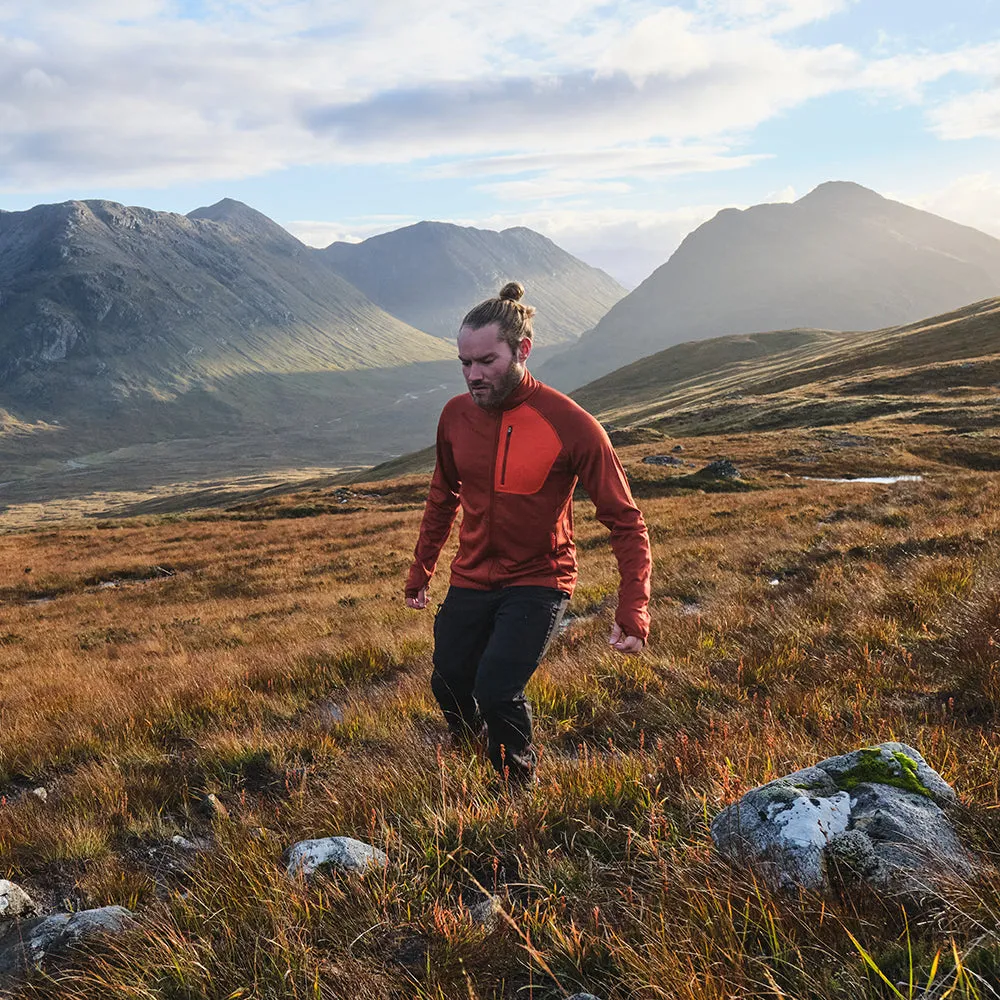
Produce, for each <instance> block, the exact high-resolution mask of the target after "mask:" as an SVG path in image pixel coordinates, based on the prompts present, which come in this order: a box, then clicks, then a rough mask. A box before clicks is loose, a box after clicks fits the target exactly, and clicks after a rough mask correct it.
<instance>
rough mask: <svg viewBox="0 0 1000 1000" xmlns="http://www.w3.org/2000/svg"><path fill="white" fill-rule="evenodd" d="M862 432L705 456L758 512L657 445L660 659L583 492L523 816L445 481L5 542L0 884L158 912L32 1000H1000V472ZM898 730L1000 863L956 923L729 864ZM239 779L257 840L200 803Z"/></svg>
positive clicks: (0, 593)
mask: <svg viewBox="0 0 1000 1000" xmlns="http://www.w3.org/2000/svg"><path fill="white" fill-rule="evenodd" d="M850 430H851V431H852V432H853V433H857V434H869V433H870V431H871V429H870V428H868V429H865V428H860V429H859V428H851V429H850ZM837 433H839V434H844V433H847V431H845V430H844V429H840V430H839V431H838V432H837ZM871 436H872V437H874V438H878V435H877V434H876V433H872V434H871ZM831 440H832V439H831V438H830V437H828V436H824V433H823V432H820V431H815V432H806V431H802V432H794V433H786V434H783V435H781V436H778V435H768V434H761V435H734V436H731V437H717V438H710V437H708V438H704V439H698V440H687V441H685V445H686V448H687V450H686V451H685V452H684V456H685V457H691V458H692V459H696V460H698V461H703V460H707V459H709V458H711V457H714V456H715V455H717V454H726V455H727V456H728V457H731V458H733V459H734V460H736V461H737V464H739V465H741V467H743V468H744V469H745V470H748V474H749V475H750V476H751V478H752V479H753V481H754V482H755V484H756V485H757V486H758V487H760V488H758V489H756V490H754V491H753V492H750V493H740V494H736V493H733V494H728V493H727V494H700V493H692V492H690V491H684V492H674V491H673V490H672V488H671V486H670V483H669V478H668V477H669V476H670V475H671V474H672V470H669V469H666V470H665V469H662V468H659V467H650V466H643V465H641V464H639V462H638V459H639V458H640V457H641V456H642V455H644V454H647V453H650V452H653V451H656V450H662V447H663V446H662V444H661V445H659V448H658V446H657V443H656V442H651V443H646V444H642V445H636V446H634V447H630V448H626V449H624V451H623V455H624V458H625V461H626V465H627V467H628V468H629V471H630V474H633V475H634V477H635V480H636V482H637V483H640V481H641V485H642V492H643V493H644V499H643V501H642V506H643V509H644V511H645V514H646V517H647V520H648V522H649V524H650V528H651V535H652V541H653V550H654V558H655V564H656V568H655V575H654V580H653V607H652V610H653V619H654V630H653V635H652V641H651V644H650V647H649V650H648V651H647V652H646V653H645V654H644V655H643V656H642V657H640V658H631V659H626V658H621V657H619V656H617V655H615V654H613V653H612V652H611V651H610V650H608V649H607V646H606V645H605V637H606V633H607V629H608V626H609V624H610V615H611V608H612V607H613V604H614V590H615V586H616V570H615V564H614V560H613V557H612V555H611V553H610V550H609V549H608V547H607V545H606V543H605V541H604V536H605V532H604V529H603V528H602V527H601V526H600V525H599V524H598V523H597V522H596V521H595V519H594V517H593V514H592V509H591V508H590V505H589V503H587V502H586V501H583V502H581V503H580V504H579V505H578V510H577V525H578V541H579V544H580V556H581V562H582V579H581V586H580V589H579V590H578V592H577V594H576V596H575V598H574V601H573V605H572V608H571V610H572V611H573V613H574V614H575V615H576V616H577V618H576V620H575V621H574V622H573V623H572V625H571V627H570V628H569V629H568V630H567V632H566V633H565V634H564V635H563V637H562V638H561V639H560V640H559V641H558V642H557V643H556V644H555V646H554V647H553V650H552V652H551V653H550V655H549V657H548V659H547V661H546V663H545V664H544V665H543V668H542V669H541V670H540V671H539V673H538V675H537V676H536V677H535V678H534V679H533V681H532V684H531V688H530V693H531V696H532V698H533V702H534V705H535V714H536V721H537V728H538V740H539V742H540V744H541V746H542V763H541V770H540V774H541V785H540V787H539V788H538V790H537V791H536V792H535V793H534V794H533V795H531V796H526V797H521V798H514V799H510V798H507V797H500V798H498V797H497V796H496V794H493V793H491V791H490V778H491V774H490V770H489V767H488V765H487V764H486V763H485V762H484V761H483V759H482V757H481V756H472V755H470V756H468V757H465V756H461V755H458V756H455V755H451V754H449V753H446V752H444V751H443V750H442V748H441V745H440V744H441V740H442V738H443V735H444V730H443V725H442V722H441V720H440V719H439V717H438V713H437V709H436V706H435V705H434V703H433V699H432V697H431V695H430V691H429V685H428V678H429V673H430V654H431V634H430V633H431V615H430V614H429V613H424V614H419V613H416V612H411V611H408V610H407V609H406V608H405V607H404V606H403V602H402V598H401V588H402V581H403V577H404V574H405V571H406V567H407V565H408V563H409V558H410V552H411V550H412V546H413V542H414V539H415V533H416V528H417V524H418V521H419V516H420V504H419V499H420V497H421V495H422V491H423V489H424V480H423V479H410V480H403V481H397V482H394V483H389V484H386V483H380V484H377V485H372V486H370V487H367V488H366V487H351V489H352V490H353V491H355V492H354V493H353V494H352V500H351V502H350V503H348V504H340V503H339V499H340V498H342V497H343V494H342V493H341V494H338V493H337V492H336V490H335V489H334V488H330V489H328V490H325V491H320V492H319V493H316V492H313V493H311V494H308V495H299V496H289V497H278V498H269V499H267V500H266V501H262V502H261V503H259V504H249V505H242V506H241V507H240V509H236V510H230V511H219V512H215V513H211V514H202V515H196V516H192V517H188V518H177V517H174V518H149V519H147V520H145V521H139V520H132V521H128V520H123V521H120V522H113V521H109V522H102V523H101V524H100V525H98V524H95V523H92V522H91V523H77V524H67V525H64V526H62V527H58V528H54V529H46V530H40V531H26V532H20V533H8V534H6V535H0V581H3V582H2V585H0V600H2V603H0V785H2V789H0V793H2V795H3V796H4V798H3V804H2V805H0V857H3V858H4V861H5V865H4V870H2V871H0V876H6V877H10V878H12V879H14V880H15V881H18V882H20V883H22V884H24V885H25V886H26V887H27V888H29V890H32V891H34V892H35V893H37V894H38V896H39V897H40V898H41V899H43V900H45V901H47V902H48V903H49V905H52V906H57V907H62V906H65V905H67V904H69V905H72V906H75V907H81V906H90V905H101V904H106V903H122V904H124V905H128V906H132V907H136V908H138V910H139V911H140V913H141V930H140V931H139V932H137V933H135V934H133V935H130V936H128V937H126V938H124V939H120V940H116V941H109V942H105V943H101V944H91V945H87V946H85V947H84V948H82V949H81V950H80V951H79V952H78V953H76V954H75V955H74V956H72V957H71V958H70V959H69V960H68V961H64V962H59V963H54V964H52V965H51V966H50V967H49V969H48V971H47V972H45V973H37V974H35V975H33V977H32V978H31V979H30V980H29V981H28V982H26V983H24V984H22V985H21V986H19V987H18V988H17V989H16V990H15V991H14V993H13V994H12V995H14V996H17V997H46V998H55V1000H83V998H85V997H87V998H89V997H105V996H121V997H134V998H149V1000H152V998H156V1000H167V998H169V1000H173V998H192V1000H193V998H196V997H198V998H201V997H212V998H216V997H218V998H223V997H229V998H236V997H247V998H250V997H254V998H272V997H274V998H277V997H296V998H307V997H308V998H335V997H336V998H342V997H346V996H350V997H352V998H358V1000H368V998H372V1000H374V998H382V997H399V998H411V997H422V998H428V1000H429V998H437V1000H440V998H446V1000H451V998H456V1000H458V998H466V1000H467V998H469V997H480V998H484V1000H485V998H500V997H504V998H511V1000H512V998H514V997H536V998H550V997H558V996H564V995H567V994H569V993H572V992H573V991H574V990H577V989H587V990H589V991H590V992H593V993H595V994H597V995H598V996H601V997H604V998H605V1000H626V998H628V1000H633V998H642V1000H646V998H649V1000H653V998H667V997H669V998H682V1000H723V998H726V1000H729V998H744V997H747V998H749V997H771V998H796V1000H813V998H815V1000H834V998H837V1000H847V998H857V997H862V998H872V1000H874V998H881V997H891V996H895V995H896V993H893V992H892V990H897V991H898V992H899V993H900V994H901V995H902V996H907V997H912V998H916V997H918V996H921V995H922V991H923V987H924V986H925V985H926V984H927V981H928V979H929V978H930V977H931V976H932V971H933V976H934V977H935V979H936V982H935V984H934V986H933V988H934V989H937V986H938V985H941V984H944V985H943V988H942V989H941V990H940V991H939V992H933V993H929V994H928V996H934V997H937V996H944V994H945V990H947V989H948V988H950V987H954V989H953V992H952V993H951V994H950V995H951V996H954V997H962V998H972V997H988V996H991V995H992V994H991V993H990V992H989V989H988V986H989V987H993V986H995V985H996V983H997V981H998V979H1000V937H998V934H1000V875H998V874H997V873H996V870H995V868H994V867H993V865H994V859H995V856H996V852H997V850H998V848H1000V825H998V819H997V817H998V816H1000V737H998V735H997V720H998V716H1000V597H998V594H1000V479H998V478H997V476H995V475H991V474H989V473H983V472H973V471H968V470H966V469H964V468H963V467H962V464H961V462H960V463H959V465H957V466H950V465H948V458H949V455H950V453H949V452H948V450H947V445H948V439H946V438H944V437H935V438H934V440H935V442H936V447H938V451H937V452H936V453H935V455H936V457H935V458H934V459H933V460H926V462H925V464H923V465H922V464H921V460H920V459H919V457H917V451H916V449H917V448H918V447H919V446H921V445H922V444H925V443H926V441H927V438H925V437H924V436H923V435H922V433H921V432H920V431H919V430H914V432H913V433H912V434H910V435H905V434H899V433H897V434H896V437H895V438H894V439H893V440H892V441H888V440H887V439H884V438H878V440H876V441H875V444H873V445H871V446H870V447H869V448H868V450H867V451H866V450H865V449H860V450H859V449H854V448H847V449H845V448H839V447H831V448H829V449H828V445H829V444H830V441H831ZM951 440H952V441H954V438H952V439H951ZM956 443H958V442H956ZM796 449H799V450H802V451H804V452H806V453H807V454H813V453H816V454H818V455H819V456H821V461H820V462H818V463H813V464H812V465H811V466H809V468H808V470H807V471H808V472H809V474H810V475H812V474H815V473H814V470H815V469H816V468H817V466H818V467H819V468H820V469H821V470H823V471H824V472H825V473H827V474H835V473H843V472H863V471H886V470H887V469H893V468H895V469H899V468H909V469H910V470H911V471H915V470H918V469H919V470H921V471H929V472H930V473H931V475H930V478H928V479H927V480H926V481H924V482H909V483H900V484H898V485H895V486H878V485H858V484H855V485H845V484H829V483H822V482H811V481H804V480H801V479H799V478H798V477H795V478H793V479H787V478H785V474H786V471H785V470H788V469H795V468H797V467H796V465H795V464H794V462H793V459H794V458H795V457H796V456H794V455H788V454H785V453H786V452H790V451H794V450H796ZM827 449H828V450H827ZM859 456H862V457H860V458H859ZM864 462H872V463H882V464H881V465H880V467H879V468H876V469H868V468H864V467H859V463H862V464H863V463H864ZM334 510H336V512H333V511H334ZM348 511H349V512H348ZM452 544H453V543H452ZM446 562H447V554H446V557H445V560H444V562H443V565H446ZM775 580H776V581H777V583H772V581H775ZM108 584H115V585H112V586H109V585H108ZM444 586H445V583H444V581H443V580H441V581H439V582H438V583H437V584H436V587H435V591H434V595H433V596H434V597H435V598H436V599H440V597H441V596H442V595H443V592H444ZM886 739H900V740H904V741H906V742H910V743H912V744H914V745H915V746H917V747H919V748H920V749H921V750H922V752H923V753H924V754H925V755H926V756H927V758H928V760H929V761H930V762H931V764H932V765H933V766H935V767H937V768H938V769H939V770H940V771H941V772H942V774H943V775H944V776H945V777H946V778H947V779H948V780H949V781H951V782H953V783H954V785H955V787H956V788H957V790H958V791H959V793H960V796H961V798H962V801H963V810H962V813H961V817H960V824H961V828H962V831H963V836H964V837H965V838H966V839H967V841H968V842H969V843H970V844H971V845H972V846H973V847H974V848H975V849H976V850H977V851H978V852H979V853H980V854H981V856H982V857H983V859H984V872H983V875H982V876H981V877H980V879H979V880H978V881H977V882H976V883H975V884H970V885H962V886H956V887H955V890H954V893H953V894H952V896H951V898H949V900H948V902H947V904H945V905H944V906H941V907H938V908H935V907H933V906H930V905H928V906H927V907H924V908H922V909H920V910H915V909H911V912H909V913H908V914H906V915H905V917H904V914H903V913H902V911H901V910H900V909H899V908H898V907H895V906H894V905H892V904H889V903H885V902H882V901H879V900H877V899H875V898H871V897H867V896H861V895H859V894H857V893H855V894H848V893H844V894H842V895H841V896H840V897H839V898H837V899H833V900H823V899H821V898H819V897H818V896H814V895H812V894H805V893H804V894H802V895H801V896H799V897H779V896H776V895H774V894H772V893H771V892H770V891H769V890H767V889H766V888H765V887H764V886H762V885H759V884H757V883H756V882H755V881H754V879H753V877H752V875H751V874H750V873H748V872H743V871H733V870H732V869H730V868H729V866H728V865H727V864H726V863H725V862H723V861H722V860H721V859H720V858H719V857H718V856H716V854H715V853H714V851H713V849H712V847H711V842H710V839H709V837H708V833H707V823H708V821H709V820H710V819H711V818H712V816H714V815H715V813H716V812H717V811H718V810H719V808H721V807H722V806H723V805H724V804H726V803H728V802H731V801H733V800H734V799H735V798H736V797H738V796H739V795H740V794H742V793H743V792H744V791H746V790H747V789H748V788H751V787H753V786H755V785H758V784H760V783H761V782H764V781H767V780H769V779H771V778H774V777H777V776H779V775H780V774H782V773H786V772H788V771H790V770H792V769H795V768H798V767H802V766H805V765H807V764H809V763H811V762H813V761H815V760H817V759H820V758H822V757H824V756H828V755H830V754H833V753H840V752H843V751H846V750H849V749H853V748H855V747H857V746H861V745H864V744H868V743H871V742H874V741H880V740H886ZM40 784H43V785H45V786H46V787H47V789H48V790H49V796H48V800H47V801H45V802H42V801H40V800H39V799H38V798H37V797H35V796H34V795H32V794H30V789H31V788H34V787H36V786H37V785H40ZM210 792H211V793H215V794H217V795H218V796H219V798H220V799H221V800H222V801H223V802H224V804H225V805H226V807H227V808H228V810H229V814H230V818H229V820H227V821H221V820H212V819H210V818H208V817H207V816H206V815H205V814H204V813H203V812H202V811H201V809H200V805H199V804H200V802H201V800H202V798H203V796H204V795H206V794H208V793H210ZM175 833H181V834H183V835H184V836H186V837H188V838H195V837H205V838H210V839H212V841H213V843H214V845H215V847H214V849H213V850H212V851H209V852H205V853H202V854H190V853H185V852H183V851H181V850H179V849H177V848H175V847H173V845H171V843H170V839H171V837H172V836H173V835H174V834H175ZM338 834H343V835H351V836H356V837H359V838H360V839H363V840H367V841H370V842H374V843H376V844H378V845H379V846H381V847H383V848H384V849H385V850H386V851H387V852H388V853H389V855H390V858H391V864H390V866H389V869H388V871H387V872H385V873H384V874H383V873H379V874H375V873H372V874H370V875H369V876H366V877H365V878H363V879H354V880H350V879H341V878H338V877H333V878H331V879H329V880H326V881H322V880H321V881H319V882H317V883H314V884H310V885H307V884H304V883H293V882H289V880H288V879H287V877H286V875H285V873H284V868H283V866H282V863H281V862H282V851H283V849H284V848H286V847H288V846H289V845H291V844H292V843H293V842H294V841H296V840H299V839H302V838H305V837H315V836H324V835H338ZM478 887H481V888H483V889H485V890H488V891H490V892H496V893H497V895H498V898H499V900H500V902H501V905H502V906H503V911H504V915H503V916H502V917H501V919H500V921H499V924H498V926H497V927H496V928H495V929H493V930H487V929H485V928H483V927H481V926H479V925H477V924H476V923H475V922H474V921H473V920H472V918H471V916H470V914H469V911H468V902H469V900H470V899H471V898H472V893H473V892H474V891H475V890H476V889H477V888H478ZM907 928H908V931H907ZM907 933H908V934H909V938H907ZM852 935H853V938H854V940H852V937H851V936H852ZM854 941H856V942H857V944H855V943H854ZM862 950H863V952H864V954H862ZM939 953H940V958H938V959H937V964H936V966H935V956H937V955H938V954H939ZM865 955H867V956H868V958H869V959H870V960H871V963H870V964H869V962H868V961H867V960H866V958H865V957H864V956H865ZM873 966H875V967H877V969H878V973H876V971H875V969H874V968H873ZM911 969H912V973H911ZM911 974H912V982H913V983H914V984H915V985H914V986H913V987H912V989H911V987H910V985H909V984H910V982H911ZM881 975H884V976H885V977H886V978H887V979H888V980H889V981H890V983H892V984H899V983H903V984H904V985H903V986H902V987H899V986H898V985H893V986H892V988H891V989H890V987H889V986H887V985H886V983H885V982H884V981H883V979H882V978H881Z"/></svg>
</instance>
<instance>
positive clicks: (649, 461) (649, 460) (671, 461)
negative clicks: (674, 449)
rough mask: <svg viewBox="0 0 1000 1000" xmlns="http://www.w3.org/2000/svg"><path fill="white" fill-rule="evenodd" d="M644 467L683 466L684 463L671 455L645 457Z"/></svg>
mask: <svg viewBox="0 0 1000 1000" xmlns="http://www.w3.org/2000/svg"><path fill="white" fill-rule="evenodd" d="M642 461H643V464H644V465H683V464H684V462H683V461H682V460H681V459H679V458H674V456H673V455H647V456H646V457H645V458H644V459H643V460H642Z"/></svg>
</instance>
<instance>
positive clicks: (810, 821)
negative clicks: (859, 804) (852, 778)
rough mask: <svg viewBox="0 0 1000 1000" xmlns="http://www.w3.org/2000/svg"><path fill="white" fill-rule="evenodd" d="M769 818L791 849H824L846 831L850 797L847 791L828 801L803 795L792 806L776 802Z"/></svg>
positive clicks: (770, 809)
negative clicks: (834, 838) (831, 840)
mask: <svg viewBox="0 0 1000 1000" xmlns="http://www.w3.org/2000/svg"><path fill="white" fill-rule="evenodd" d="M768 818H769V819H770V820H771V821H772V822H773V823H774V825H775V826H776V827H777V830H778V836H779V837H780V838H781V839H782V840H784V841H785V842H786V843H787V844H788V845H789V846H791V847H801V848H806V849H808V848H811V847H814V848H816V849H817V850H822V849H823V848H824V847H826V845H827V844H828V843H829V842H830V839H831V838H832V837H835V836H836V835H837V834H838V833H843V832H844V831H845V830H846V829H847V823H848V821H849V820H850V818H851V796H850V795H848V793H847V792H837V794H836V795H832V796H830V798H828V799H817V798H806V797H805V796H804V795H800V796H798V797H797V798H796V799H794V800H793V801H792V802H791V804H789V805H784V804H779V803H773V804H772V805H771V806H769V807H768Z"/></svg>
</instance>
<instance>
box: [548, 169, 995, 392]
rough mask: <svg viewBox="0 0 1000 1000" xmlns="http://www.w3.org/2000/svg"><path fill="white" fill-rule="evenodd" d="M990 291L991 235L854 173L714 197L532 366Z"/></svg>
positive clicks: (865, 320)
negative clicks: (711, 207)
mask: <svg viewBox="0 0 1000 1000" xmlns="http://www.w3.org/2000/svg"><path fill="white" fill-rule="evenodd" d="M998 293H1000V240H997V239H994V238H993V237H991V236H987V235H986V234H984V233H981V232H978V231H977V230H975V229H970V228H969V227H967V226H960V225H958V224H956V223H953V222H949V221H948V220H946V219H942V218H939V217H938V216H935V215H931V214H930V213H928V212H922V211H918V210H917V209H914V208H910V207H909V206H907V205H903V204H900V203H899V202H895V201H890V200H889V199H886V198H883V197H881V196H880V195H878V194H876V193H875V192H874V191H870V190H868V189H866V188H863V187H861V186H859V185H857V184H851V183H844V182H831V183H828V184H822V185H820V186H819V187H818V188H816V189H815V190H814V191H812V192H811V193H810V194H808V195H806V196H805V197H804V198H801V199H800V200H799V201H797V202H794V203H793V204H775V205H756V206H754V207H753V208H749V209H747V210H745V211H738V210H737V209H725V210H724V211H722V212H719V214H718V215H716V216H715V218H713V219H712V220H710V221H709V222H706V223H705V224H704V225H702V226H700V227H699V228H698V229H696V230H695V231H694V232H693V233H691V234H690V235H689V236H688V237H687V238H686V239H685V240H684V242H683V243H682V244H681V245H680V247H679V248H678V249H677V251H676V252H675V253H674V254H673V256H672V257H671V258H670V260H668V261H667V263H666V264H664V265H663V266H662V267H660V268H658V269H657V270H656V271H655V272H654V273H653V274H652V275H650V277H649V278H647V279H646V281H644V282H643V283H642V284H641V285H640V286H639V287H638V288H637V289H635V291H633V292H632V293H631V294H630V295H628V296H627V297H626V298H624V299H622V300H621V301H620V302H619V303H617V305H615V306H614V307H613V308H612V309H611V310H610V311H609V312H608V314H607V315H606V316H605V317H604V318H603V319H602V320H601V322H600V323H598V324H597V326H596V327H595V328H594V329H593V330H592V331H590V332H588V333H587V334H585V335H584V336H583V337H582V338H581V340H580V341H579V343H577V344H575V345H573V346H572V347H571V348H568V349H567V350H565V351H561V352H560V353H559V354H558V355H557V357H555V358H552V359H550V360H549V362H548V363H547V365H546V366H544V367H543V368H541V369H540V372H539V374H540V377H541V378H543V379H545V380H546V381H549V382H551V383H552V384H554V385H557V386H559V387H560V388H563V389H571V388H576V387H578V386H582V385H584V384H585V383H587V382H590V381H592V380H593V379H595V378H598V377H600V376H601V375H604V374H607V373H608V372H611V371H614V370H615V369H617V368H619V367H621V366H622V365H623V364H628V363H629V362H631V361H635V360H637V359H638V358H642V357H645V356H647V355H650V354H654V353H655V352H657V351H661V350H663V349H664V348H666V347H670V346H671V345H673V344H679V343H683V342H684V341H688V340H700V339H703V338H707V337H718V336H724V335H727V334H746V333H754V332H758V331H764V330H780V329H792V328H801V327H816V328H821V329H824V328H825V329H833V330H871V329H876V328H879V327H886V326H890V325H897V324H902V323H910V322H914V321H916V320H919V319H921V318H922V317H926V316H932V315H935V314H937V313H941V312H944V311H946V310H949V309H955V308H958V307H960V306H962V305H964V304H966V303H969V302H973V301H977V300H979V299H983V298H986V297H988V296H991V295H996V294H998Z"/></svg>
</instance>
